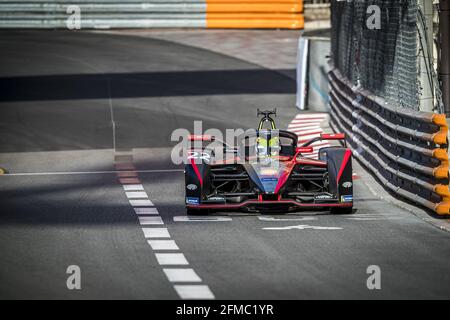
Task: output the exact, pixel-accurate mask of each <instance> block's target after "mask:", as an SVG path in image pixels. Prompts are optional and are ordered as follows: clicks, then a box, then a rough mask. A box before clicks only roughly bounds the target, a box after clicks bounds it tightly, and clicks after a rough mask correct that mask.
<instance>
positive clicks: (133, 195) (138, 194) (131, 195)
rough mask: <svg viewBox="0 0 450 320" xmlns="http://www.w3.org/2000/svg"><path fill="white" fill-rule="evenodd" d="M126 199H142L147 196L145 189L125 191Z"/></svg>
mask: <svg viewBox="0 0 450 320" xmlns="http://www.w3.org/2000/svg"><path fill="white" fill-rule="evenodd" d="M125 194H126V196H127V198H128V199H143V198H148V195H147V193H146V192H145V191H127V192H125Z"/></svg>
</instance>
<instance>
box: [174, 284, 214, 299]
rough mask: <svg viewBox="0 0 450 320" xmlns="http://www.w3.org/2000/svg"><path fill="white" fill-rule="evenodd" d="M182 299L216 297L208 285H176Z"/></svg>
mask: <svg viewBox="0 0 450 320" xmlns="http://www.w3.org/2000/svg"><path fill="white" fill-rule="evenodd" d="M174 287H175V290H176V291H177V293H178V295H179V296H180V297H181V299H202V300H203V299H205V300H206V299H214V295H213V293H212V292H211V290H210V289H209V287H208V286H206V285H175V286H174Z"/></svg>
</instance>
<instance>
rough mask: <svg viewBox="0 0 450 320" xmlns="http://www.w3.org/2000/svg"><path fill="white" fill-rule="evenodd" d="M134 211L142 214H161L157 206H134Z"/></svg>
mask: <svg viewBox="0 0 450 320" xmlns="http://www.w3.org/2000/svg"><path fill="white" fill-rule="evenodd" d="M134 212H136V214H137V215H141V214H159V212H158V209H156V208H154V207H153V208H134Z"/></svg>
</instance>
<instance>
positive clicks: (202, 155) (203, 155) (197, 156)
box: [187, 151, 211, 161]
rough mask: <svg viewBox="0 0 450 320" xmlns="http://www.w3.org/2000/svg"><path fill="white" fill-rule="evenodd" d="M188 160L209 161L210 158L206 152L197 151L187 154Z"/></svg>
mask: <svg viewBox="0 0 450 320" xmlns="http://www.w3.org/2000/svg"><path fill="white" fill-rule="evenodd" d="M187 158H188V160H191V159H202V160H205V161H209V160H210V159H211V156H210V155H209V153H207V152H199V151H189V154H188V157H187Z"/></svg>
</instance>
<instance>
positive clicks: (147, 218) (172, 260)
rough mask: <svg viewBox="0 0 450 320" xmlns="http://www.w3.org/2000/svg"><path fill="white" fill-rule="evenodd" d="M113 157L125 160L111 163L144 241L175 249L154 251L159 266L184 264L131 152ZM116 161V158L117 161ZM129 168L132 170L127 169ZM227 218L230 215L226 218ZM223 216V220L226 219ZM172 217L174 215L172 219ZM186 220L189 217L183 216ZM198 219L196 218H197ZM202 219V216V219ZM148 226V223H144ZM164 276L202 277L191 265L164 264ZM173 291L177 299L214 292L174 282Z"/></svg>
mask: <svg viewBox="0 0 450 320" xmlns="http://www.w3.org/2000/svg"><path fill="white" fill-rule="evenodd" d="M115 160H117V161H119V160H127V161H128V162H122V161H121V162H120V163H115V167H116V168H117V169H118V170H121V171H117V172H116V173H117V177H118V178H119V181H120V183H121V184H122V187H123V190H124V191H125V195H126V197H127V198H128V201H129V202H130V205H131V206H132V207H133V209H134V211H135V213H136V215H137V217H138V220H139V223H140V225H142V226H143V227H142V232H143V233H144V237H145V238H146V239H147V243H148V245H149V246H150V247H151V248H152V250H154V251H178V252H172V253H167V252H162V253H161V252H156V253H155V257H156V260H157V261H158V263H159V264H160V265H162V266H187V265H189V262H188V261H187V259H186V257H185V256H184V254H183V253H181V252H179V250H180V248H179V247H178V245H177V244H176V243H175V241H174V240H172V239H170V234H169V231H168V230H167V228H162V227H157V226H161V225H164V221H163V219H162V218H161V216H159V212H158V209H157V208H155V206H154V205H153V202H152V201H151V200H150V199H149V196H148V195H147V193H146V192H145V190H144V186H143V185H142V183H141V181H140V180H139V177H138V174H137V172H138V171H137V170H134V165H133V163H132V161H133V157H132V156H131V155H120V156H118V155H117V156H116V157H115ZM117 161H116V162H117ZM130 170H133V171H130ZM170 171H177V172H178V171H183V170H154V171H153V172H170ZM228 219H229V220H230V221H231V218H228ZM228 219H227V218H224V220H226V221H228ZM174 220H176V219H174ZM187 221H189V220H187ZM197 221H198V220H197ZM205 221H206V220H205ZM208 221H218V219H213V220H212V219H208ZM144 226H150V227H144ZM163 271H164V273H165V275H166V277H167V278H168V280H169V281H170V282H172V283H187V282H202V279H201V278H200V277H199V276H198V275H197V273H196V272H195V271H194V269H192V268H175V267H174V268H164V269H163ZM174 289H175V291H176V292H177V293H178V295H179V296H180V298H181V299H214V295H213V293H212V292H211V290H210V289H209V287H208V286H207V285H174Z"/></svg>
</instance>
